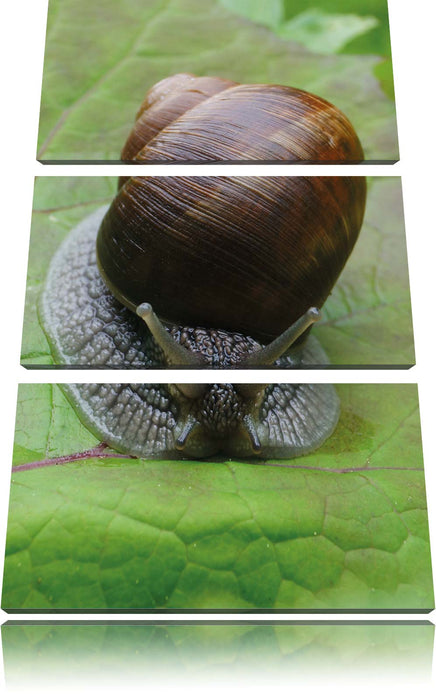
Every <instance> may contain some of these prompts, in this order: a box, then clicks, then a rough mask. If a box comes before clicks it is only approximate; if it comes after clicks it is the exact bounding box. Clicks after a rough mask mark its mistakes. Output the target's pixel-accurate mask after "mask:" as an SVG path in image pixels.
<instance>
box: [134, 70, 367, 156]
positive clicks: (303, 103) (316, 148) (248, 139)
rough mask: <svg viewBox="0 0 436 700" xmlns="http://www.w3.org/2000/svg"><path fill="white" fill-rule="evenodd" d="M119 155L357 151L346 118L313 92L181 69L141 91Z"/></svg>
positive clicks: (356, 141)
mask: <svg viewBox="0 0 436 700" xmlns="http://www.w3.org/2000/svg"><path fill="white" fill-rule="evenodd" d="M121 159H122V160H123V161H127V162H145V161H146V162H168V161H177V162H235V161H238V162H241V161H242V162H243V161H253V160H255V161H261V162H280V161H287V162H292V161H302V162H306V163H319V162H323V163H338V162H348V163H351V162H360V161H361V160H362V159H363V152H362V147H361V145H360V142H359V139H358V138H357V136H356V133H355V131H354V129H353V127H352V125H351V124H350V122H349V121H348V119H347V118H346V117H345V116H344V114H342V112H340V111H339V110H338V109H337V108H336V107H335V106H334V105H332V104H330V103H329V102H326V100H323V99H322V98H321V97H317V96H316V95H312V94H310V93H308V92H305V91H303V90H298V89H296V88H292V87H287V86H284V85H240V84H238V83H235V82H233V81H230V80H224V79H222V78H214V77H212V78H211V77H196V76H194V75H191V74H189V73H182V74H179V75H173V76H171V77H170V78H166V79H164V80H161V81H160V82H159V83H157V84H156V85H155V86H154V87H152V88H151V90H149V92H148V93H147V95H146V98H145V100H144V102H143V103H142V105H141V107H140V109H139V112H138V114H137V118H136V123H135V125H134V127H133V129H132V131H131V133H130V135H129V137H128V139H127V142H126V144H125V146H124V148H123V151H122V153H121Z"/></svg>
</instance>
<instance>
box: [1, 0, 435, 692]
mask: <svg viewBox="0 0 436 700" xmlns="http://www.w3.org/2000/svg"><path fill="white" fill-rule="evenodd" d="M90 2H92V0H90ZM144 2H146V0H144ZM389 10H390V25H391V42H392V53H393V61H394V78H395V88H396V106H397V118H398V133H399V141H400V154H401V161H400V162H399V163H398V164H396V165H395V166H379V167H376V166H367V167H364V166H358V167H353V168H351V167H346V166H345V167H339V168H338V167H334V166H327V167H326V166H324V167H323V168H322V174H326V173H328V174H332V175H333V174H338V172H339V173H340V174H342V175H345V174H349V173H353V174H366V175H376V174H380V175H394V174H395V175H401V176H402V180H403V195H404V207H405V219H406V232H407V243H408V256H409V272H410V284H411V294H412V306H413V320H414V331H415V348H416V367H414V368H413V369H411V370H409V371H401V372H400V371H368V370H366V371H357V370H353V371H351V370H349V371H347V372H345V371H343V372H340V371H337V370H336V371H328V372H304V376H300V374H299V373H298V372H293V373H292V374H291V375H290V376H287V377H286V378H285V377H283V378H281V381H298V380H299V379H303V380H304V381H330V382H331V381H333V382H344V383H346V382H365V383H369V382H393V383H399V382H405V383H409V382H411V383H418V386H419V396H420V406H421V424H422V433H423V446H424V457H425V471H426V481H427V495H428V507H429V518H430V530H431V539H432V544H433V559H434V560H436V549H435V548H436V469H435V458H436V429H435V403H436V395H435V391H436V386H435V370H434V363H435V362H436V352H435V332H434V331H435V323H436V311H435V296H436V294H435V290H436V245H435V235H436V225H435V218H436V217H435V205H436V184H435V180H436V178H435V173H436V168H435V167H434V164H433V161H434V158H435V152H436V137H435V134H436V123H435V122H436V119H435V115H436V112H435V98H434V95H435V63H436V62H435V44H436V39H435V25H436V22H435V20H436V7H435V0H414V2H411V1H410V0H390V2H389ZM46 15H47V0H21V1H18V0H15V2H14V1H13V0H10V2H8V3H7V4H6V3H4V4H3V6H2V9H1V12H0V18H1V24H0V32H1V40H0V51H1V58H2V60H1V63H0V67H1V68H0V70H1V92H0V95H1V107H0V122H1V124H0V126H1V129H0V138H1V156H0V177H1V189H0V193H1V194H0V196H1V218H2V224H1V249H0V250H1V253H0V256H1V257H0V259H1V267H0V270H1V271H0V285H1V296H0V299H1V306H0V309H1V329H2V334H1V349H0V352H1V364H0V371H1V384H0V386H1V395H0V413H1V415H0V426H1V431H2V435H1V442H0V444H1V446H2V459H1V471H0V479H1V484H0V565H1V567H3V556H2V554H3V551H4V538H5V532H6V516H7V507H8V498H9V484H10V464H11V456H12V443H13V435H14V421H15V405H16V395H17V385H18V383H19V382H22V383H25V382H35V383H39V382H54V381H56V382H63V381H67V382H68V381H113V375H112V374H111V373H102V372H91V371H87V372H82V373H79V372H71V371H70V372H67V371H57V372H56V374H55V375H54V374H53V372H52V371H34V372H30V371H26V370H24V369H23V368H21V367H20V365H19V356H20V345H21V331H22V317H23V306H24V294H25V283H26V269H27V253H28V239H29V233H30V221H31V209H32V195H33V179H34V176H35V175H44V176H58V175H62V174H63V175H67V174H68V175H102V174H108V173H110V174H113V175H119V174H120V173H121V172H122V171H123V167H122V166H112V167H110V168H107V167H105V166H42V165H40V164H39V163H37V162H36V160H35V152H36V142H37V130H38V116H39V102H40V89H41V78H42V67H43V53H44V41H45V23H46ZM124 170H125V168H124ZM130 172H131V171H130ZM140 172H141V174H142V175H144V174H155V175H157V174H162V173H163V174H165V175H174V174H184V175H187V174H199V173H200V170H199V169H198V168H192V167H191V168H190V167H189V166H179V167H174V166H166V167H165V168H159V167H156V166H154V167H151V168H147V167H145V166H140ZM201 172H202V173H203V174H217V169H216V168H214V167H209V168H207V167H204V168H202V170H201ZM308 172H309V173H310V174H321V170H320V168H319V167H318V168H317V167H315V166H311V167H310V168H307V169H306V170H305V173H306V174H307V173H308ZM237 173H238V174H240V175H248V174H253V168H252V167H251V166H244V167H240V168H238V170H237ZM219 174H220V175H230V174H235V170H234V168H232V167H229V166H225V167H224V166H223V167H220V168H219ZM256 174H271V175H274V174H280V175H284V174H302V170H301V167H295V166H294V167H291V166H262V167H256ZM381 215H382V212H381ZM176 374H177V378H178V380H179V381H181V379H180V375H181V374H183V373H182V372H178V373H176V372H172V373H171V375H170V374H169V373H164V374H162V373H159V372H155V373H153V376H152V374H151V373H148V374H147V381H168V380H169V379H171V380H173V379H174V378H175V375H176ZM262 375H263V380H264V379H267V380H271V381H277V374H276V373H271V374H269V373H268V372H267V371H265V372H263V373H262ZM118 377H119V378H118ZM118 377H117V380H121V381H123V380H125V381H141V380H143V377H141V375H138V376H135V375H134V374H132V373H131V372H130V373H128V374H127V373H125V374H124V376H123V375H122V374H121V375H118ZM242 378H243V380H244V381H247V378H248V377H247V374H246V373H242V376H241V377H237V376H235V374H234V373H232V375H231V379H230V376H226V375H225V374H223V373H220V381H237V380H238V379H239V381H241V380H242ZM198 380H199V381H200V378H199V379H198ZM205 380H206V381H207V377H205V374H204V373H202V374H201V381H205ZM252 380H253V381H254V377H252ZM256 380H257V381H259V373H256ZM185 381H191V376H189V379H187V378H186V377H185ZM0 615H2V617H1V620H2V621H4V620H6V619H7V616H6V615H4V614H1V613H0ZM15 617H16V616H15ZM40 617H42V616H40ZM57 617H60V618H62V617H65V616H57ZM170 617H171V616H166V617H165V619H166V620H169V619H170ZM200 617H201V618H207V617H208V616H207V615H202V616H200ZM233 617H238V616H233ZM251 617H253V618H256V617H258V616H256V615H253V616H251ZM281 617H290V616H281ZM314 617H317V616H314ZM318 617H320V616H318ZM372 617H376V616H372ZM395 617H396V618H397V619H401V618H404V617H406V616H399V615H397V616H395ZM323 618H324V619H325V618H326V616H323ZM178 619H180V616H178ZM244 619H247V617H246V616H245V617H244ZM427 619H430V620H433V621H436V616H435V615H434V614H432V615H430V616H427ZM241 683H242V684H243V685H246V686H247V688H246V690H248V686H250V681H249V679H241ZM0 687H1V686H0ZM434 688H436V685H433V690H434ZM281 689H282V690H286V689H285V688H281ZM265 690H266V689H265V688H264V687H263V688H260V687H257V690H256V688H254V689H253V688H250V690H249V692H250V694H251V695H253V693H254V695H255V696H256V697H257V696H259V697H260V695H261V694H262V695H263V694H264V693H265ZM312 690H313V688H312V687H311V684H310V679H308V683H307V687H304V688H299V689H297V691H296V692H298V693H303V694H304V695H306V696H307V695H309V696H310V694H311V691H312ZM65 691H68V689H63V693H64V694H65ZM164 691H165V687H164V682H163V686H162V688H161V689H160V691H159V694H160V695H162V692H164ZM115 692H116V691H115V689H114V692H113V696H115ZM188 692H189V695H190V697H192V696H193V695H197V694H200V693H201V694H203V693H204V692H206V693H207V694H208V695H212V696H215V694H217V693H218V692H220V694H221V692H222V690H221V691H219V690H218V689H216V688H213V687H207V688H205V689H202V688H200V686H197V687H196V689H195V690H193V689H189V688H182V689H180V688H179V689H178V690H177V689H174V688H172V690H171V694H172V695H173V694H174V693H177V694H178V695H180V693H181V694H182V695H184V694H185V693H186V694H187V693H188ZM226 692H228V691H226ZM237 692H238V694H239V693H240V692H242V689H241V688H240V690H238V691H237ZM314 692H316V695H319V694H321V693H322V695H323V696H324V697H325V696H326V695H327V697H330V696H331V697H333V696H334V697H338V695H342V694H343V695H344V696H345V694H347V695H349V694H350V692H351V693H352V694H353V695H354V696H356V695H357V696H358V697H360V696H361V697H364V696H365V697H366V696H367V694H368V693H371V694H373V695H375V696H376V697H379V696H380V697H381V695H382V694H383V695H385V694H386V693H389V694H394V695H395V696H396V697H403V696H404V697H406V695H407V696H409V695H410V693H411V692H413V688H411V687H410V686H401V687H399V688H398V687H394V680H393V684H392V686H391V685H390V686H389V687H386V686H384V687H379V686H377V687H374V688H369V687H368V686H367V685H365V684H363V685H362V684H361V682H360V681H358V680H357V679H356V683H355V684H354V687H353V688H348V687H346V686H343V685H342V686H341V688H337V687H336V685H335V684H333V685H329V686H328V687H323V688H317V689H316V690H315V691H314ZM418 692H419V693H420V695H421V696H423V697H431V691H430V687H429V686H425V687H422V686H421V687H420V689H419V691H418ZM67 694H68V692H67ZM117 694H118V692H117ZM35 695H36V697H39V695H41V697H42V695H44V697H45V696H46V695H47V692H46V691H45V690H43V689H38V688H35V689H34V690H33V691H32V696H33V697H34V696H35ZM105 695H106V696H107V695H109V696H111V695H112V694H111V692H110V690H109V691H106V692H105Z"/></svg>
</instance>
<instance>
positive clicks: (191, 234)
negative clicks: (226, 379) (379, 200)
mask: <svg viewBox="0 0 436 700" xmlns="http://www.w3.org/2000/svg"><path fill="white" fill-rule="evenodd" d="M365 195H366V187H365V179H364V178H360V177H272V178H271V177H270V178H266V177H231V178H229V177H217V178H215V177H189V178H186V177H176V178H165V177H163V178H161V177H157V178H145V177H131V178H130V179H129V180H128V181H127V182H126V183H125V184H124V186H123V187H122V189H121V190H120V192H119V193H118V195H117V196H116V197H115V199H114V201H113V202H112V205H111V207H110V209H109V211H108V213H107V214H106V216H105V218H104V219H103V222H102V224H101V226H100V230H99V234H98V238H97V260H98V264H99V267H100V271H101V273H102V276H103V278H104V280H105V282H106V284H107V286H108V287H109V289H110V290H111V291H112V293H113V294H114V296H115V297H116V298H117V299H119V300H120V301H121V302H122V303H123V304H124V305H125V306H127V307H128V308H130V309H131V310H135V309H136V307H137V306H139V305H140V304H141V303H142V302H144V301H147V302H149V303H151V304H152V306H153V308H154V309H155V311H156V313H157V314H158V315H159V316H160V317H161V318H163V319H165V320H166V321H168V322H170V323H180V324H183V325H187V326H204V327H206V328H222V329H224V330H226V331H230V332H240V333H244V334H246V335H251V336H253V337H254V338H255V339H256V340H258V341H260V342H267V341H270V340H272V339H273V338H275V337H277V336H278V335H280V334H281V333H282V332H284V331H285V330H286V328H287V327H288V326H289V325H290V324H292V323H294V322H295V321H296V320H297V319H298V318H299V317H300V316H302V315H303V314H304V313H305V311H307V309H308V308H309V307H311V306H315V307H320V306H322V305H323V304H324V302H325V300H326V298H327V296H328V295H329V294H330V292H331V289H332V287H333V285H334V284H335V282H336V280H337V278H338V276H339V274H340V272H341V271H342V268H343V267H344V265H345V262H346V261H347V259H348V257H349V255H350V253H351V251H352V249H353V246H354V244H355V242H356V240H357V236H358V233H359V231H360V227H361V224H362V219H363V213H364V208H365Z"/></svg>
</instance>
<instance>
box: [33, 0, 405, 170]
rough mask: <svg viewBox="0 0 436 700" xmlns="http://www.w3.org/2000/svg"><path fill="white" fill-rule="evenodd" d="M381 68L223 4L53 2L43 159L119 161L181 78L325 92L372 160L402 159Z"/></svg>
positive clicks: (196, 0) (373, 59)
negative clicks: (301, 40)
mask: <svg viewBox="0 0 436 700" xmlns="http://www.w3.org/2000/svg"><path fill="white" fill-rule="evenodd" d="M269 4H270V3H263V5H264V6H267V5H268V6H269ZM253 7H254V5H253ZM256 7H257V4H256ZM326 9H328V8H326ZM275 11H276V10H275ZM271 12H272V9H271ZM355 14H360V13H359V12H355ZM370 14H371V15H374V16H377V15H376V14H375V13H374V12H371V13H370ZM285 19H290V18H288V17H286V18H285ZM271 21H272V20H271ZM368 34H369V33H368ZM379 62H380V58H379V57H378V56H376V55H371V54H368V53H365V54H364V55H335V56H332V55H322V54H319V53H316V54H315V53H312V52H311V51H309V50H308V49H307V48H305V47H304V46H302V45H301V44H298V43H296V42H293V41H288V40H287V41H285V40H283V39H281V38H280V37H278V36H277V35H276V34H275V33H274V32H273V31H271V30H270V29H268V28H266V27H262V26H259V25H258V24H255V23H253V22H252V21H250V20H248V19H246V18H245V17H240V16H238V15H236V14H235V13H234V12H230V11H229V10H227V9H226V8H225V7H223V5H222V3H220V2H219V1H218V0H170V1H169V2H166V1H164V0H149V2H147V3H144V2H142V0H124V2H123V3H120V2H119V1H118V0H105V2H104V3H102V2H101V0H100V1H99V2H93V3H90V2H87V1H86V0H62V2H61V1H60V0H50V5H49V24H48V30H47V42H46V53H45V64H44V76H43V87H42V100H41V113H40V126H39V145H38V158H40V159H42V160H44V161H59V160H67V161H70V160H73V161H80V160H85V161H86V160H94V161H99V160H112V161H114V160H118V159H119V157H120V156H119V154H120V151H121V148H122V145H123V143H124V141H125V139H126V137H127V135H128V133H129V131H130V128H131V126H132V124H133V119H134V115H135V114H136V112H137V110H138V107H139V105H140V104H141V102H142V100H143V98H144V95H145V92H146V91H147V90H148V88H150V87H151V86H152V85H153V84H154V83H156V82H157V81H158V80H161V79H162V78H165V77H167V76H168V75H171V74H174V73H177V72H181V71H183V72H193V73H194V74H197V75H221V76H222V77H225V78H229V79H232V80H236V81H238V82H245V83H253V82H254V83H279V84H284V85H289V84H291V85H293V86H294V87H297V88H301V89H304V90H307V91H309V92H314V93H316V94H319V95H320V96H321V97H324V98H325V99H327V100H328V101H330V102H333V104H335V105H336V106H337V107H338V108H339V109H341V110H342V111H343V112H344V113H345V114H346V115H347V116H348V118H349V119H350V120H351V122H352V123H353V125H354V126H355V128H356V131H357V133H358V135H359V137H360V139H361V141H362V144H363V148H364V150H365V154H366V158H367V159H368V160H388V161H391V160H396V159H397V158H398V144H397V134H396V123H395V109H394V105H393V103H392V101H391V100H390V99H388V97H387V96H386V94H385V93H384V91H383V90H382V89H381V87H380V85H379V83H378V80H377V79H376V77H375V76H374V73H373V69H374V67H375V66H376V65H377V64H378V63H379Z"/></svg>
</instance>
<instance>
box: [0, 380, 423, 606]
mask: <svg viewBox="0 0 436 700" xmlns="http://www.w3.org/2000/svg"><path fill="white" fill-rule="evenodd" d="M135 455H145V456H135ZM433 605H434V598H433V586H432V575H431V559H430V546H429V532H428V518H427V503H426V492H425V482H424V470H423V457H422V447H421V434H420V421H419V405H418V395H417V388H416V386H415V385H410V384H404V385H403V384H402V385H393V384H373V385H368V384H365V385H357V384H341V385H336V386H335V387H332V386H330V385H327V384H316V385H309V384H300V385H295V384H294V385H291V384H286V385H284V384H275V385H268V386H266V387H265V385H254V384H243V385H240V384H235V385H232V384H223V385H198V384H189V385H187V384H180V385H168V384H154V385H144V384H135V385H134V384H124V385H121V384H80V385H79V384H70V385H63V386H57V385H51V384H50V385H46V384H29V385H21V386H20V389H19V395H18V408H17V425H16V439H15V450H14V463H13V472H12V484H11V497H10V507H9V520H8V531H7V544H6V559H5V573H4V582H3V596H2V607H3V608H4V609H5V610H6V611H7V612H10V613H12V612H19V613H22V612H94V611H97V612H105V611H107V612H143V611H150V610H152V611H154V610H164V609H165V610H168V611H172V612H175V611H180V612H187V611H190V612H191V611H193V612H204V611H226V610H227V611H238V612H241V611H247V612H249V611H259V610H260V611H268V612H279V611H292V612H305V611H306V612H307V611H313V612H316V611H323V612H327V611H334V612H350V611H365V612H368V611H376V612H385V611H400V612H428V611H430V610H431V609H432V608H433Z"/></svg>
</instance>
